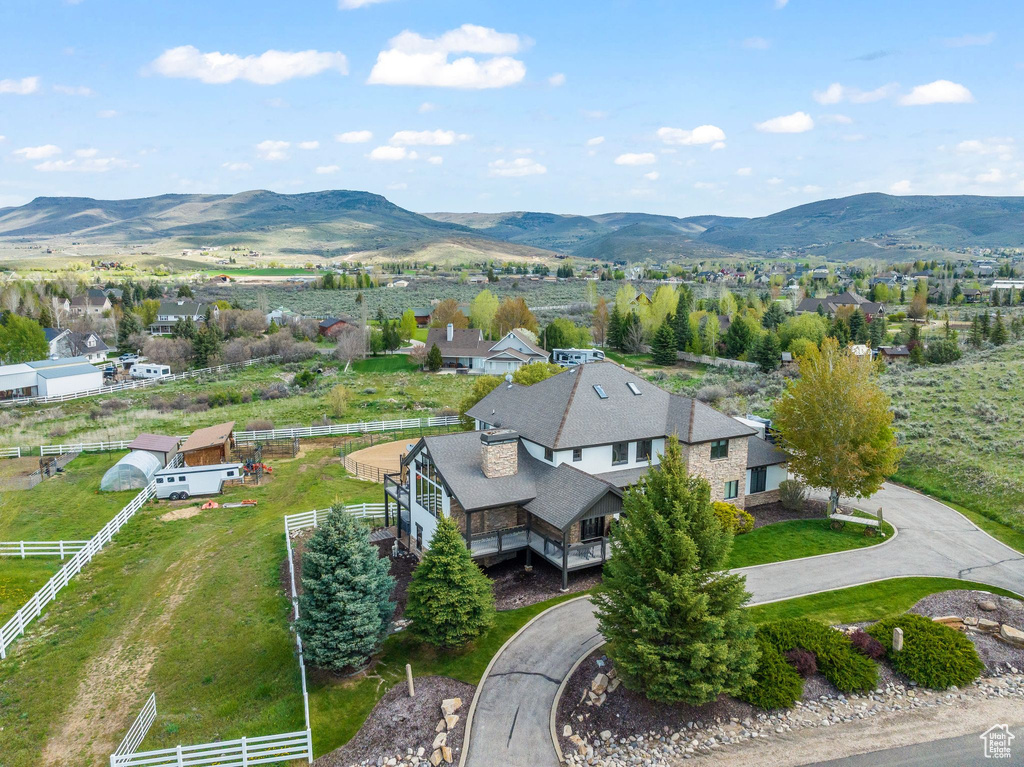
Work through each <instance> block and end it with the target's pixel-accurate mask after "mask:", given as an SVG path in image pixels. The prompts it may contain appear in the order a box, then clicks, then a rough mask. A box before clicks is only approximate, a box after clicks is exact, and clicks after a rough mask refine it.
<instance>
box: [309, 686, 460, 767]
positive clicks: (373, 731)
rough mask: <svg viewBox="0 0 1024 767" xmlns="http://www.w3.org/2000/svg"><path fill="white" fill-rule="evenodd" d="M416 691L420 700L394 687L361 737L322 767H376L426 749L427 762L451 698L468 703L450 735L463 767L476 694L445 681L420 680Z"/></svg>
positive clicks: (319, 764)
mask: <svg viewBox="0 0 1024 767" xmlns="http://www.w3.org/2000/svg"><path fill="white" fill-rule="evenodd" d="M415 688H416V697H414V698H410V697H409V693H408V691H407V689H406V686H405V683H404V682H402V683H400V684H397V685H395V686H394V687H392V688H391V689H390V690H389V691H388V692H387V693H386V694H385V695H384V697H383V698H381V699H380V700H379V701H378V702H377V705H376V706H374V709H373V711H372V712H371V713H370V716H369V717H367V719H366V722H365V723H364V724H363V726H362V727H361V728H360V730H359V732H358V733H356V735H355V737H353V738H352V740H350V741H349V742H348V743H346V744H345V745H344V746H342V747H341V748H338V749H335V750H334V751H332V752H331V753H329V754H325V755H324V756H322V757H320V758H319V759H317V760H316V761H315V762H314V764H315V765H316V767H350V765H359V764H373V765H376V764H379V763H380V762H379V761H378V760H379V759H380V757H382V756H383V758H384V759H385V760H386V759H387V758H388V757H390V756H396V757H401V756H405V755H407V754H408V752H409V749H412V753H413V754H416V752H417V750H418V749H419V748H423V757H424V758H428V757H429V756H430V754H431V752H432V750H433V749H431V744H432V743H433V741H434V736H435V735H436V733H435V732H434V728H435V727H436V725H437V723H438V722H439V721H440V720H441V701H442V700H444V699H445V698H462V707H461V708H460V709H459V710H458V711H457V712H456V714H457V716H458V717H459V721H458V722H457V723H456V725H455V728H454V729H452V730H451V731H450V732H448V741H447V743H448V747H449V748H451V750H452V755H453V757H454V761H455V763H458V759H459V756H460V754H461V751H462V741H463V738H464V736H465V732H466V712H467V711H468V710H469V702H470V701H471V700H472V699H473V692H474V691H475V689H476V688H475V687H473V685H469V684H466V683H464V682H458V681H456V680H454V679H449V678H448V677H443V676H421V677H417V678H416V680H415Z"/></svg>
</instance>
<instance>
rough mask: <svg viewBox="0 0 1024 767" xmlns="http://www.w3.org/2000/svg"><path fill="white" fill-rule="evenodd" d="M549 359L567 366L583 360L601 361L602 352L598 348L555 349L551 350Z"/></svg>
mask: <svg viewBox="0 0 1024 767" xmlns="http://www.w3.org/2000/svg"><path fill="white" fill-rule="evenodd" d="M551 361H552V362H554V363H555V364H556V365H561V366H562V367H564V368H569V367H573V366H574V365H582V364H583V363H585V362H602V361H604V352H603V351H601V350H600V349H555V350H554V351H552V352H551Z"/></svg>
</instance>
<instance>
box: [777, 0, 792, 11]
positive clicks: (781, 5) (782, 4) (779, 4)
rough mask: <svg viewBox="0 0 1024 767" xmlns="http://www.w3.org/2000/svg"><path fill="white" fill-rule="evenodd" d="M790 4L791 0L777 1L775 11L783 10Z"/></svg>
mask: <svg viewBox="0 0 1024 767" xmlns="http://www.w3.org/2000/svg"><path fill="white" fill-rule="evenodd" d="M788 4H789V0H775V9H776V10H782V9H783V8H785V7H786V6H787V5H788Z"/></svg>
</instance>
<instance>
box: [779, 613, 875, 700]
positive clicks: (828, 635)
mask: <svg viewBox="0 0 1024 767" xmlns="http://www.w3.org/2000/svg"><path fill="white" fill-rule="evenodd" d="M762 628H763V630H764V632H765V636H766V638H767V639H768V641H770V642H771V643H772V644H773V645H775V647H776V648H777V649H778V650H779V652H782V653H784V652H786V651H787V650H794V649H796V648H798V647H802V648H803V649H805V650H809V651H811V652H812V653H814V657H815V658H816V659H817V661H818V670H819V671H821V673H822V674H823V675H824V676H825V678H826V679H828V681H830V682H831V683H832V684H834V685H835V686H836V687H837V688H839V690H840V691H842V692H856V691H860V690H873V689H874V688H875V686H876V685H877V684H878V667H877V666H876V665H875V664H874V662H872V661H871V659H870V658H865V657H864V656H863V655H861V654H860V653H859V652H857V651H856V650H854V648H853V645H852V644H851V643H850V639H849V637H847V636H846V634H844V633H843V632H841V631H836V630H835V629H834V628H832V627H831V626H828V625H826V624H824V623H820V622H818V621H812V620H808V619H806V618H789V619H787V620H781V621H775V622H773V623H768V624H765V625H764V626H763V627H762Z"/></svg>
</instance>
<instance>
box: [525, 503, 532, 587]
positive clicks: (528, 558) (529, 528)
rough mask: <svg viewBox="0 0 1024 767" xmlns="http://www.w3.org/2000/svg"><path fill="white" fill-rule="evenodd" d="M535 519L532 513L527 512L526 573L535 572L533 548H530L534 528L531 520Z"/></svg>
mask: <svg viewBox="0 0 1024 767" xmlns="http://www.w3.org/2000/svg"><path fill="white" fill-rule="evenodd" d="M532 519H533V515H532V514H530V512H526V572H528V573H532V572H533V547H532V546H530V539H531V538H532V536H533V526H532V525H531V524H530V520H532Z"/></svg>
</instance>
